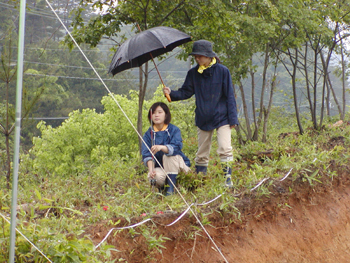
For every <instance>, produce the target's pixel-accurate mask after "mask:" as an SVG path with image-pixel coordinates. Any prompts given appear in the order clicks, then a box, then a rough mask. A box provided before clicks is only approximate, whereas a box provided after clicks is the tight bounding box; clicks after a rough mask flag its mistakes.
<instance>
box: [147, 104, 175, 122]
mask: <svg viewBox="0 0 350 263" xmlns="http://www.w3.org/2000/svg"><path fill="white" fill-rule="evenodd" d="M158 107H161V108H162V109H163V111H164V112H165V120H164V123H165V124H169V123H170V121H171V113H170V110H169V108H168V106H167V105H166V104H165V103H164V102H156V103H154V104H153V105H152V106H151V108H150V109H149V111H148V121H149V123H151V112H154V111H155V110H156V109H157V108H158Z"/></svg>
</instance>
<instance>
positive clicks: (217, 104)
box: [170, 63, 238, 131]
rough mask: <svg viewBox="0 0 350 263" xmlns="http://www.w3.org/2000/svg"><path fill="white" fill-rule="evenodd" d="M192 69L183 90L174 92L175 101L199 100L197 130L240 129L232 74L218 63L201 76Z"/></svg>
mask: <svg viewBox="0 0 350 263" xmlns="http://www.w3.org/2000/svg"><path fill="white" fill-rule="evenodd" d="M198 67H199V65H197V66H195V67H193V68H191V69H190V70H189V71H188V73H187V76H186V79H185V82H184V84H183V85H182V87H181V88H180V89H179V90H177V91H171V93H170V97H171V100H172V101H177V100H185V99H188V98H190V97H192V95H194V94H195V96H196V126H198V127H199V128H200V129H201V130H204V131H211V130H214V129H216V128H219V127H221V126H223V125H227V124H229V125H238V118H237V108H236V100H235V96H234V91H233V85H232V80H231V75H230V71H229V70H228V68H227V67H225V66H224V65H222V64H219V63H216V64H214V65H213V66H211V67H210V68H208V69H205V70H204V71H203V73H202V74H200V73H199V72H198V71H197V70H198Z"/></svg>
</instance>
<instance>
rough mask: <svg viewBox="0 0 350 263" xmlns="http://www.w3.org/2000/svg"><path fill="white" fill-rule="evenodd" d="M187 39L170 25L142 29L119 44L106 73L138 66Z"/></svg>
mask: <svg viewBox="0 0 350 263" xmlns="http://www.w3.org/2000/svg"><path fill="white" fill-rule="evenodd" d="M189 41H191V37H190V36H189V35H187V34H185V33H183V32H181V31H179V30H177V29H174V28H171V27H165V26H159V27H153V28H150V29H148V30H145V31H142V32H140V33H138V34H136V35H135V36H133V37H131V38H129V39H128V40H126V41H125V42H124V43H123V44H121V45H120V47H119V48H118V50H117V52H116V53H115V54H114V56H113V58H112V62H111V64H110V66H109V71H108V73H112V74H113V75H115V74H117V73H118V72H121V71H123V70H126V69H129V68H134V67H140V66H141V65H142V64H143V63H145V62H147V61H149V60H151V59H153V58H154V57H157V56H159V55H162V54H164V53H167V52H169V51H172V50H173V49H174V48H175V47H177V46H179V45H181V44H184V43H186V42H189Z"/></svg>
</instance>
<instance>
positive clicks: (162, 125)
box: [142, 102, 191, 195]
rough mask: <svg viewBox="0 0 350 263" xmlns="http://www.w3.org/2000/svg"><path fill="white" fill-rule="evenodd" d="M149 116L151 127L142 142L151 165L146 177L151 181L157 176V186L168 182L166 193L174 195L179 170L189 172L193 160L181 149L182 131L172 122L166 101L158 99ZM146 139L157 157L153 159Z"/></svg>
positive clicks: (147, 160)
mask: <svg viewBox="0 0 350 263" xmlns="http://www.w3.org/2000/svg"><path fill="white" fill-rule="evenodd" d="M148 120H149V122H150V123H151V127H150V128H149V129H148V130H147V131H146V133H145V134H144V136H143V140H144V143H142V159H143V162H144V164H145V165H146V166H147V167H148V175H147V177H148V179H149V180H150V181H151V180H152V179H153V180H155V184H156V186H157V187H158V188H162V187H164V185H165V184H167V185H169V187H168V188H167V192H166V195H172V194H173V193H174V186H175V185H176V180H177V175H178V173H179V172H180V171H183V172H185V173H187V172H188V171H189V170H190V168H189V167H190V166H191V163H190V160H189V159H188V158H187V157H186V155H185V154H184V153H183V152H182V151H181V149H182V138H181V131H180V129H179V128H178V127H176V126H175V125H173V124H171V123H170V121H171V114H170V110H169V108H168V106H167V105H166V104H165V103H163V102H156V103H154V104H153V105H152V106H151V108H150V109H149V111H148ZM145 143H146V144H147V146H148V148H149V149H150V150H151V152H152V153H153V155H154V156H155V158H156V160H153V157H152V154H151V152H150V151H149V150H148V148H147V147H146V145H145ZM163 169H164V170H163ZM164 172H165V173H166V174H167V175H168V176H166V174H165V173H164Z"/></svg>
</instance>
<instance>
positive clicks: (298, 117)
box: [290, 48, 304, 134]
mask: <svg viewBox="0 0 350 263" xmlns="http://www.w3.org/2000/svg"><path fill="white" fill-rule="evenodd" d="M290 57H291V56H290ZM298 58H299V56H298V49H297V48H296V49H295V62H294V63H293V61H292V63H293V73H292V89H293V101H294V108H295V117H296V118H297V123H298V127H299V132H300V134H303V133H304V130H303V127H302V125H301V121H300V114H299V108H298V99H297V92H296V89H297V87H296V74H297V68H298ZM291 60H292V57H291Z"/></svg>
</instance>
